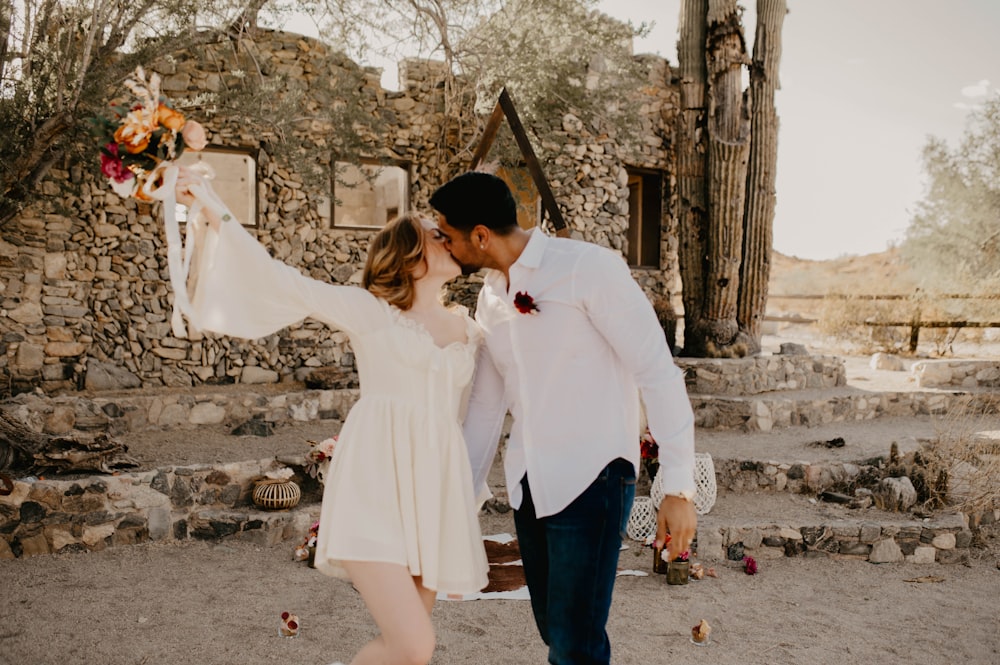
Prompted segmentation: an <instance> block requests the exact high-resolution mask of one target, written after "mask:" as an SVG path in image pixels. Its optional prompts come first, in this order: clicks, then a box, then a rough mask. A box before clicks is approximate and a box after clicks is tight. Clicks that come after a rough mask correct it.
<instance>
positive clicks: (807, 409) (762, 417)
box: [690, 386, 1000, 432]
mask: <svg viewBox="0 0 1000 665" xmlns="http://www.w3.org/2000/svg"><path fill="white" fill-rule="evenodd" d="M690 399H691V406H692V408H693V409H694V414H695V425H696V426H697V427H699V428H701V429H705V430H709V429H729V430H734V429H735V430H741V431H746V432H770V431H772V430H775V429H780V428H784V427H793V426H797V425H802V426H809V427H814V426H817V425H827V424H830V423H847V422H852V421H855V422H856V421H870V420H874V419H876V418H883V417H902V416H923V415H947V414H949V413H953V412H958V411H970V410H972V411H978V412H982V413H992V414H997V413H1000V391H996V390H992V389H975V390H971V391H964V390H926V391H925V390H910V391H885V392H875V391H866V390H861V389H859V388H855V387H851V386H844V387H840V388H830V389H824V390H795V391H784V392H780V393H762V394H757V395H751V396H746V397H730V396H719V395H691V396H690Z"/></svg>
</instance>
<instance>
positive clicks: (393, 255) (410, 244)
mask: <svg viewBox="0 0 1000 665" xmlns="http://www.w3.org/2000/svg"><path fill="white" fill-rule="evenodd" d="M420 219H421V217H420V215H416V214H413V213H406V214H404V215H400V216H399V217H397V218H395V219H393V220H392V221H390V222H389V223H388V224H386V225H385V226H384V227H382V230H381V231H379V232H378V233H376V234H375V236H374V237H373V238H372V239H371V242H370V243H369V244H368V258H367V260H365V269H364V272H363V273H362V274H361V284H362V285H363V286H364V287H365V288H366V289H368V291H370V292H371V293H372V295H374V296H377V297H379V298H382V299H383V300H386V301H387V302H389V304H391V305H395V306H396V307H398V308H400V309H403V310H406V309H410V307H411V306H412V305H413V283H414V281H415V279H416V278H415V276H414V273H415V272H416V271H417V270H418V268H419V267H420V266H421V265H422V264H423V262H424V238H425V235H426V234H425V233H424V229H423V226H422V225H421V224H420Z"/></svg>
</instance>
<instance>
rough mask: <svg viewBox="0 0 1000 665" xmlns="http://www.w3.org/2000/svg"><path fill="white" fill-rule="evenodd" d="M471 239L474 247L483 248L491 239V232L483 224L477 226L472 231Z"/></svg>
mask: <svg viewBox="0 0 1000 665" xmlns="http://www.w3.org/2000/svg"><path fill="white" fill-rule="evenodd" d="M469 238H470V240H471V241H472V244H473V245H475V246H477V247H480V248H482V247H484V246H485V245H486V243H487V242H488V241H489V239H490V230H489V229H488V228H486V227H485V226H483V225H482V224H476V226H475V227H473V229H472V233H471V234H469Z"/></svg>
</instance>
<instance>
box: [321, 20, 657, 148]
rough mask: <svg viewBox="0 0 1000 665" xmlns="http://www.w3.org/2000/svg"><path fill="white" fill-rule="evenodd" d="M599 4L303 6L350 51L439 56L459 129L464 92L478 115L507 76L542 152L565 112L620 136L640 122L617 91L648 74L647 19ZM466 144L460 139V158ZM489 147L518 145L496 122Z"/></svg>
mask: <svg viewBox="0 0 1000 665" xmlns="http://www.w3.org/2000/svg"><path fill="white" fill-rule="evenodd" d="M596 5H597V2H596V0H546V1H545V2H541V1H539V0H511V1H509V2H499V1H498V0H380V1H378V2H372V1H371V0H310V1H309V2H307V3H306V4H305V5H304V7H305V8H306V9H307V11H309V12H311V13H312V14H313V15H314V16H315V17H316V19H317V21H318V22H319V23H320V24H321V25H322V26H324V30H323V32H324V35H330V36H335V39H336V41H337V43H338V44H340V45H342V46H343V47H344V48H345V49H346V50H347V52H348V53H349V54H350V55H351V56H352V57H355V58H359V59H363V58H364V57H365V56H366V55H367V54H370V53H372V52H375V51H377V52H379V54H380V55H382V56H383V57H385V58H387V59H389V60H399V59H401V58H402V57H403V56H404V55H405V56H407V57H423V58H439V59H442V60H443V61H444V63H445V67H446V70H447V71H448V72H450V73H451V75H452V76H451V78H450V79H449V80H448V81H446V83H445V104H446V108H445V115H446V116H447V117H448V118H449V119H450V121H451V122H453V123H454V124H455V125H457V126H459V128H460V130H461V129H462V122H463V118H462V114H463V112H464V110H465V109H466V108H468V105H469V103H470V102H473V101H475V102H476V111H477V113H478V116H479V117H478V122H479V123H480V124H482V123H484V122H485V118H486V117H488V116H489V114H490V113H491V112H492V110H493V106H494V104H495V103H496V100H497V98H498V96H499V93H500V89H501V88H503V87H505V86H506V88H507V89H508V91H509V92H510V93H511V96H512V98H513V99H514V101H515V104H516V105H517V110H518V115H519V116H520V117H521V120H522V122H523V124H524V125H525V128H526V129H527V131H528V133H529V135H532V137H533V139H534V148H535V151H536V152H537V153H539V154H540V155H541V154H542V153H543V152H544V151H545V150H546V148H547V147H549V146H551V147H552V148H556V149H557V148H558V138H557V134H556V132H554V131H553V130H560V129H562V119H563V116H564V115H565V114H567V113H572V114H573V115H574V116H576V117H577V118H578V119H579V120H581V121H582V122H583V123H584V125H585V126H586V127H587V129H589V130H590V131H591V132H593V133H594V134H596V135H600V134H605V133H607V134H608V135H614V136H615V138H616V139H617V140H618V141H619V142H620V143H627V141H628V139H629V138H631V137H633V136H634V135H635V133H636V130H638V127H639V125H638V122H637V111H638V109H637V106H638V105H636V104H629V103H627V102H623V101H622V100H624V99H626V95H627V94H628V93H629V92H631V93H634V91H635V90H636V89H637V88H638V87H639V86H640V85H641V84H642V83H643V82H644V81H645V76H646V71H645V69H644V67H643V65H642V64H641V63H639V62H637V61H636V60H635V59H634V58H633V57H632V54H631V39H632V37H633V36H635V35H641V34H644V32H645V30H646V26H645V25H642V26H639V27H633V26H631V25H622V24H621V23H618V22H616V21H613V20H611V19H609V18H608V17H607V16H604V15H603V14H600V13H599V12H597V11H596V10H595V9H594V8H595V7H596ZM483 17H485V18H483ZM328 38H330V37H328ZM465 129H467V128H465ZM479 129H481V127H480V128H479ZM480 134H481V132H480V131H478V130H477V131H472V132H471V135H473V136H476V137H478V136H479V135H480ZM459 136H465V134H464V133H463V132H462V131H460V132H459ZM454 147H455V146H454V144H451V145H447V146H445V145H443V146H442V148H445V149H449V148H450V149H454ZM472 148H474V145H468V146H464V151H463V152H462V154H461V155H460V156H461V158H462V159H463V160H467V159H468V158H469V157H470V156H471V151H472ZM490 157H491V159H499V160H500V161H501V162H503V163H512V162H515V161H516V160H517V159H518V157H519V153H518V152H517V149H516V147H515V146H514V144H513V142H512V141H511V140H510V138H509V135H506V133H505V132H501V134H500V135H499V137H498V140H497V144H496V147H495V148H494V149H493V150H492V151H491V153H490Z"/></svg>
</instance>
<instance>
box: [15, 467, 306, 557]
mask: <svg viewBox="0 0 1000 665" xmlns="http://www.w3.org/2000/svg"><path fill="white" fill-rule="evenodd" d="M289 461H290V462H292V464H291V465H290V466H291V468H295V469H297V470H298V474H297V475H296V476H295V477H294V479H295V480H296V481H297V482H298V483H299V484H300V486H302V488H303V494H304V496H303V500H304V501H308V503H311V504H314V505H315V506H316V507H317V508H318V503H317V502H318V500H319V496H320V494H321V488H320V487H319V485H318V483H317V482H316V481H315V480H313V479H311V478H309V477H308V476H306V475H305V474H303V473H302V470H301V465H302V463H303V462H304V459H303V460H297V461H291V460H289ZM276 468H288V467H286V465H285V464H282V463H280V462H276V461H275V460H273V459H265V460H259V461H250V462H237V463H232V464H217V465H208V464H199V465H192V466H178V467H165V468H162V469H155V470H152V471H145V472H140V473H125V474H121V475H117V476H105V477H94V476H87V477H82V478H79V479H47V478H45V479H30V480H18V481H15V482H14V487H13V490H12V492H11V493H10V494H9V495H6V496H0V559H12V558H19V557H23V556H34V555H39V554H48V553H50V552H80V551H99V550H102V549H104V548H106V547H110V546H116V545H132V544H135V543H141V542H148V541H160V540H186V539H189V538H195V539H202V540H209V539H217V538H222V537H229V536H234V537H242V538H247V539H251V540H253V541H254V542H258V543H259V544H261V545H268V544H274V543H277V542H281V541H282V540H288V539H289V538H293V537H299V536H300V535H302V534H305V533H306V531H307V529H308V526H309V522H310V520H313V519H316V516H315V514H312V513H308V512H303V511H297V512H289V511H287V510H286V511H279V512H266V511H262V510H260V509H258V508H257V507H256V506H254V505H253V503H252V500H251V494H252V492H253V488H254V483H255V481H256V480H257V479H259V478H261V477H263V475H264V474H265V473H266V472H267V471H269V470H273V469H276ZM313 512H314V513H315V512H317V511H313Z"/></svg>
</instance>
